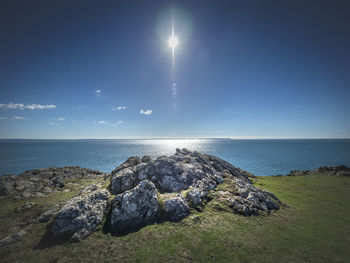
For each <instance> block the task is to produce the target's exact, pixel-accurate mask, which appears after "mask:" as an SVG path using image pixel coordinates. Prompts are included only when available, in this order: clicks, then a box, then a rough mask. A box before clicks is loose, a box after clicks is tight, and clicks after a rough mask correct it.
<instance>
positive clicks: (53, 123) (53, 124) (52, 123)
mask: <svg viewBox="0 0 350 263" xmlns="http://www.w3.org/2000/svg"><path fill="white" fill-rule="evenodd" d="M49 125H51V126H58V125H59V124H58V123H57V122H49Z"/></svg>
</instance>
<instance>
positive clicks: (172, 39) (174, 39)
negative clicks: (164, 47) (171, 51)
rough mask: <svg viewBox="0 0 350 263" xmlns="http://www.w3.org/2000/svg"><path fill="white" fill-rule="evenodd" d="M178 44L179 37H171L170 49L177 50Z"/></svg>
mask: <svg viewBox="0 0 350 263" xmlns="http://www.w3.org/2000/svg"><path fill="white" fill-rule="evenodd" d="M177 43H178V41H177V37H175V36H171V37H170V39H169V47H171V48H175V47H176V46H177Z"/></svg>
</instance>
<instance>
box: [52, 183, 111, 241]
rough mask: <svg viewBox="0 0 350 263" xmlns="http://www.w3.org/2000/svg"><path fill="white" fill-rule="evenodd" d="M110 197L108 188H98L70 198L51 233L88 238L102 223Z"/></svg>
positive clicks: (56, 218)
mask: <svg viewBox="0 0 350 263" xmlns="http://www.w3.org/2000/svg"><path fill="white" fill-rule="evenodd" d="M109 197H110V194H109V192H108V190H106V189H98V190H95V191H92V192H90V193H88V194H87V195H82V196H76V197H73V198H72V199H70V200H69V201H68V202H67V203H66V204H65V205H64V206H63V207H62V208H61V209H60V211H59V212H58V214H57V216H56V217H55V219H54V221H53V223H52V228H51V233H52V235H53V236H67V237H69V239H70V240H72V241H79V240H81V239H83V238H86V237H87V236H89V235H90V234H91V232H93V231H94V230H96V228H97V227H98V226H99V225H100V224H101V222H102V219H103V216H104V214H105V211H106V208H107V202H108V199H109Z"/></svg>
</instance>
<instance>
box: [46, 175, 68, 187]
mask: <svg viewBox="0 0 350 263" xmlns="http://www.w3.org/2000/svg"><path fill="white" fill-rule="evenodd" d="M49 186H52V187H61V188H62V187H64V183H63V180H62V179H61V178H59V177H54V178H53V179H52V180H51V181H50V182H49Z"/></svg>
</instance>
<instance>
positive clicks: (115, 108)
mask: <svg viewBox="0 0 350 263" xmlns="http://www.w3.org/2000/svg"><path fill="white" fill-rule="evenodd" d="M125 109H126V107H125V106H117V107H113V108H112V110H125Z"/></svg>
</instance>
